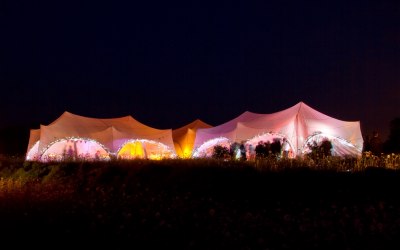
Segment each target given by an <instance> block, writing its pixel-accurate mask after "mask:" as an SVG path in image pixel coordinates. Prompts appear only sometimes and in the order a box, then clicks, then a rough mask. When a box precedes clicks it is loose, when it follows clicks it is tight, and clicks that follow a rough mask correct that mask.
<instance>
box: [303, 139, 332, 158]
mask: <svg viewBox="0 0 400 250" xmlns="http://www.w3.org/2000/svg"><path fill="white" fill-rule="evenodd" d="M308 147H309V148H310V149H311V152H310V153H309V154H308V155H307V156H308V157H310V158H311V159H313V160H320V159H324V158H325V157H328V156H332V151H331V149H332V142H331V141H329V140H328V139H324V140H322V141H321V142H320V143H319V144H317V143H316V142H315V141H313V142H312V143H309V144H308Z"/></svg>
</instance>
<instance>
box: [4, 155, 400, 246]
mask: <svg viewBox="0 0 400 250" xmlns="http://www.w3.org/2000/svg"><path fill="white" fill-rule="evenodd" d="M307 164H310V163H309V162H304V161H286V162H283V161H280V162H277V161H268V162H258V163H257V164H255V163H249V162H238V161H233V162H231V161H228V162H224V161H214V160H165V161H143V160H142V161H139V160H137V161H115V162H107V163H90V162H69V163H49V164H40V163H31V162H23V160H21V159H17V158H2V160H1V166H0V176H1V179H0V226H1V227H0V228H1V234H0V236H2V238H3V239H7V240H8V241H9V242H12V243H13V244H15V245H19V244H29V245H31V246H40V247H41V248H47V247H48V248H50V247H51V248H57V247H63V246H78V245H77V244H81V245H82V244H87V245H88V246H92V247H98V246H105V244H112V247H113V249H128V248H130V249H143V248H145V249H153V248H163V249H396V247H399V246H400V244H399V239H400V238H399V237H400V198H399V194H398V192H399V190H400V174H399V172H398V171H397V170H396V169H393V167H391V168H389V167H381V166H380V167H376V166H366V165H360V163H357V162H355V161H354V160H347V161H341V162H339V161H335V160H331V161H324V162H319V163H318V164H315V163H313V164H314V165H313V167H310V166H308V165H307ZM53 241H55V242H57V243H56V244H55V245H54V244H53V243H50V242H53ZM392 246H393V247H395V248H392Z"/></svg>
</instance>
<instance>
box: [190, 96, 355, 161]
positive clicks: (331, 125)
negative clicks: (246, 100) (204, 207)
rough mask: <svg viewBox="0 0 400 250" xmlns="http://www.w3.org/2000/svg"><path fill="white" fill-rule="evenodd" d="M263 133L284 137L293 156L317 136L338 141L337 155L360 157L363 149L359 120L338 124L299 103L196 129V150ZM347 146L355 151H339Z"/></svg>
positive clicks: (247, 114) (303, 150)
mask: <svg viewBox="0 0 400 250" xmlns="http://www.w3.org/2000/svg"><path fill="white" fill-rule="evenodd" d="M266 133H269V134H279V135H282V136H283V137H285V138H286V139H287V140H288V141H289V143H290V145H292V149H293V151H294V152H292V153H293V155H294V156H296V155H301V154H302V153H303V152H305V149H306V147H307V142H310V140H312V138H314V137H315V136H317V135H326V137H327V138H328V137H329V138H330V139H331V140H332V139H333V138H337V140H335V142H337V143H336V144H335V145H334V146H336V147H339V148H338V150H336V151H335V152H337V155H339V156H345V155H346V154H350V155H353V156H359V155H361V152H362V147H363V138H362V134H361V129H360V122H359V121H341V120H338V119H335V118H332V117H330V116H327V115H325V114H323V113H321V112H319V111H317V110H315V109H313V108H311V107H310V106H308V105H307V104H305V103H304V102H299V103H297V104H296V105H294V106H292V107H290V108H288V109H285V110H283V111H279V112H275V113H271V114H254V113H251V112H245V113H243V114H242V115H240V116H239V117H237V118H235V119H233V120H231V121H229V122H227V123H224V124H222V125H219V126H216V127H213V128H209V129H207V128H205V129H199V130H198V131H197V135H196V139H195V150H197V149H198V148H199V147H201V145H203V144H204V143H206V142H207V141H209V140H211V139H214V138H219V137H224V138H227V139H229V140H230V141H232V142H243V141H248V140H251V139H253V138H255V137H256V136H260V135H262V134H266ZM319 137H320V136H319ZM329 138H328V139H329ZM349 145H350V146H352V147H353V148H354V149H353V150H340V149H341V148H342V149H343V147H345V146H346V147H348V146H349Z"/></svg>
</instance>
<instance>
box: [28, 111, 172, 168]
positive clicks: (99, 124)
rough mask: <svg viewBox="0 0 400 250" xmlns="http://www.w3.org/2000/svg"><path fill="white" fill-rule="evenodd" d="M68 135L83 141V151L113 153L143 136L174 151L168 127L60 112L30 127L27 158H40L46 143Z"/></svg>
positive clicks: (129, 117) (80, 141)
mask: <svg viewBox="0 0 400 250" xmlns="http://www.w3.org/2000/svg"><path fill="white" fill-rule="evenodd" d="M71 138H78V139H79V140H78V141H77V143H82V145H84V144H83V143H86V146H85V147H86V148H87V150H90V149H93V150H94V149H96V150H102V151H105V152H106V153H109V154H111V155H116V154H117V153H118V151H119V150H120V149H121V147H122V146H123V145H124V144H125V143H127V142H129V141H131V140H143V139H145V140H151V141H154V142H156V143H160V144H162V145H163V146H164V148H166V149H169V150H170V151H171V152H170V154H169V155H174V154H175V151H174V143H173V140H172V130H171V129H165V130H160V129H155V128H151V127H149V126H146V125H144V124H142V123H140V122H139V121H137V120H135V119H134V118H133V117H131V116H125V117H120V118H110V119H97V118H89V117H84V116H79V115H75V114H72V113H70V112H64V113H63V114H62V115H61V116H60V117H59V118H58V119H56V120H55V121H54V122H52V123H51V124H50V125H48V126H45V125H41V126H40V129H33V130H31V132H30V138H29V144H28V151H27V160H44V159H41V157H42V156H43V155H44V154H45V153H46V150H48V148H49V147H50V146H52V145H53V144H55V143H56V142H58V141H63V140H65V141H68V140H70V139H71ZM74 140H76V139H74ZM90 142H93V143H94V144H97V146H94V145H92V144H93V143H90ZM77 143H75V144H74V146H75V147H76V144H77ZM78 145H79V144H78ZM64 147H65V145H64ZM99 147H100V148H99ZM89 153H90V152H89ZM102 153H104V152H102Z"/></svg>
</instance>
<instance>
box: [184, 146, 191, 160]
mask: <svg viewBox="0 0 400 250" xmlns="http://www.w3.org/2000/svg"><path fill="white" fill-rule="evenodd" d="M191 154H192V148H191V147H189V146H186V147H185V148H184V149H183V157H184V158H189V157H190V155H191Z"/></svg>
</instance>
